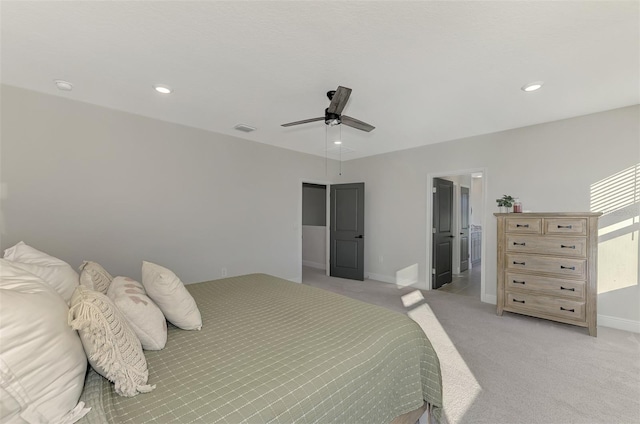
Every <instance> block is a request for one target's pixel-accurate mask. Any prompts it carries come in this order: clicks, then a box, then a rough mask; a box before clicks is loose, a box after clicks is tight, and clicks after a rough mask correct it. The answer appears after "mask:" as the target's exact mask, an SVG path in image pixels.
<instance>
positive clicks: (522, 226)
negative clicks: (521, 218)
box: [516, 224, 529, 228]
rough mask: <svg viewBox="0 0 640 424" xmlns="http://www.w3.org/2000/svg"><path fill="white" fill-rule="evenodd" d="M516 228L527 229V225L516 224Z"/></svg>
mask: <svg viewBox="0 0 640 424" xmlns="http://www.w3.org/2000/svg"><path fill="white" fill-rule="evenodd" d="M516 228H529V224H516Z"/></svg>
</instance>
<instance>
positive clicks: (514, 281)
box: [513, 280, 525, 284]
mask: <svg viewBox="0 0 640 424" xmlns="http://www.w3.org/2000/svg"><path fill="white" fill-rule="evenodd" d="M513 283H514V284H525V282H524V281H518V280H513Z"/></svg>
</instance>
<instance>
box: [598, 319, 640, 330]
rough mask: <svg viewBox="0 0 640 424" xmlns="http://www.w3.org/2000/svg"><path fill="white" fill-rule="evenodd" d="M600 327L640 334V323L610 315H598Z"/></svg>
mask: <svg viewBox="0 0 640 424" xmlns="http://www.w3.org/2000/svg"><path fill="white" fill-rule="evenodd" d="M598 327H609V328H615V329H616V330H624V331H630V332H632V333H640V321H634V320H631V319H625V318H618V317H612V316H609V315H598Z"/></svg>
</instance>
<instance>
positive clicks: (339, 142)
mask: <svg viewBox="0 0 640 424" xmlns="http://www.w3.org/2000/svg"><path fill="white" fill-rule="evenodd" d="M333 144H342V141H340V140H336V141H334V142H333Z"/></svg>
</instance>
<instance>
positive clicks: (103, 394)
mask: <svg viewBox="0 0 640 424" xmlns="http://www.w3.org/2000/svg"><path fill="white" fill-rule="evenodd" d="M186 287H187V288H188V290H189V292H191V294H192V295H193V297H194V299H195V300H196V302H197V304H198V307H199V308H200V312H201V314H202V321H203V326H202V330H201V331H185V330H180V329H178V328H175V327H173V326H171V325H170V326H169V334H168V341H167V345H166V347H165V348H164V349H163V350H161V351H147V352H145V354H146V357H147V361H148V366H149V383H150V384H155V385H156V386H157V387H156V389H155V390H154V391H152V392H151V393H146V394H140V395H137V396H135V397H132V398H126V397H121V396H118V395H117V394H116V393H115V392H114V390H113V385H112V384H110V383H109V382H108V381H107V380H105V379H103V378H102V377H100V376H99V375H98V374H96V373H95V372H93V371H91V372H90V373H89V375H88V377H87V382H86V385H85V391H84V393H83V396H82V398H81V400H83V401H84V402H85V403H86V404H87V406H90V407H92V410H91V412H90V413H89V414H88V415H87V416H86V417H85V418H84V419H83V420H82V421H81V423H117V424H120V423H136V424H139V423H150V422H153V423H232V424H237V423H294V422H295V423H307V422H309V423H311V422H313V423H350V424H351V423H388V422H390V421H391V420H393V418H395V417H396V416H398V415H401V414H403V413H406V412H409V411H411V410H413V409H416V408H418V407H420V406H421V405H422V403H423V401H427V402H429V404H430V405H431V408H432V411H433V416H434V418H435V419H436V420H437V419H438V418H440V415H441V407H442V382H441V381H442V379H441V375H440V364H439V362H438V357H437V356H436V353H435V351H434V350H433V347H432V346H431V343H430V342H429V340H428V339H427V337H426V336H425V334H424V332H423V331H422V329H421V328H420V327H419V326H418V325H417V324H416V323H415V322H414V321H412V320H411V319H410V318H408V317H407V316H405V315H402V314H399V313H396V312H392V311H389V310H387V309H384V308H381V307H378V306H374V305H370V304H367V303H363V302H360V301H356V300H353V299H350V298H347V297H344V296H340V295H337V294H334V293H330V292H327V291H324V290H320V289H317V288H313V287H309V286H304V285H302V284H296V283H292V282H289V281H286V280H282V279H280V278H276V277H272V276H269V275H265V274H252V275H245V276H240V277H234V278H227V279H223V280H216V281H210V282H205V283H199V284H190V285H187V286H186Z"/></svg>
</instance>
